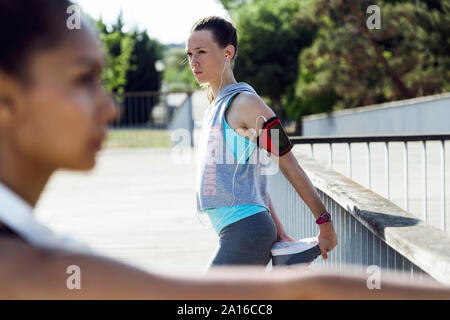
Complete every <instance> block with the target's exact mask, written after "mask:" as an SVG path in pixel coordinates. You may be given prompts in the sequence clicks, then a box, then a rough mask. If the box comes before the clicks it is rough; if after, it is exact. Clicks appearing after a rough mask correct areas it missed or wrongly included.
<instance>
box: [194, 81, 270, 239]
mask: <svg viewBox="0 0 450 320" xmlns="http://www.w3.org/2000/svg"><path fill="white" fill-rule="evenodd" d="M241 92H250V93H252V94H255V95H256V92H255V91H254V90H253V88H252V87H250V86H249V85H248V84H246V83H242V82H241V83H237V84H231V85H228V86H226V87H224V88H223V89H222V90H221V91H220V93H219V95H218V97H217V99H216V100H215V101H214V102H213V103H212V104H211V105H210V106H209V107H208V109H207V110H206V112H205V115H204V119H203V129H202V133H201V138H200V143H199V146H198V157H197V161H198V162H197V179H196V180H197V190H196V195H197V211H198V212H199V213H207V214H208V216H209V218H210V220H211V223H212V225H213V227H214V228H215V230H216V232H217V233H218V234H219V233H220V230H221V229H222V228H223V227H225V226H226V225H229V224H231V223H233V222H236V221H239V220H240V219H243V218H245V217H248V216H250V215H252V214H255V213H258V212H261V211H264V210H267V211H268V210H269V209H268V199H267V193H266V189H267V179H266V176H265V175H264V174H262V170H263V167H264V166H265V165H266V164H267V162H268V161H270V159H268V158H267V157H266V155H265V154H264V151H262V150H260V149H259V148H258V147H257V146H256V144H255V143H253V142H252V141H250V140H249V139H247V138H244V137H242V136H240V135H238V134H237V133H236V132H234V130H233V129H232V128H231V127H230V126H229V125H228V123H227V122H226V119H225V110H226V109H227V107H228V106H229V105H230V104H231V102H232V100H233V98H235V97H236V95H237V94H239V93H241ZM233 175H234V202H233Z"/></svg>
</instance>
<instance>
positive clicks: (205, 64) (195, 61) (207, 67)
mask: <svg viewBox="0 0 450 320" xmlns="http://www.w3.org/2000/svg"><path fill="white" fill-rule="evenodd" d="M225 51H226V50H225V49H222V48H219V47H218V46H217V44H216V42H215V41H214V39H213V34H212V33H211V31H209V30H201V31H195V32H193V33H192V34H191V35H190V36H189V39H188V41H187V43H186V53H187V55H188V57H189V63H190V66H191V70H192V72H193V73H194V76H195V77H196V78H197V81H198V83H200V84H203V83H210V82H213V81H217V79H218V78H219V77H220V75H221V72H222V71H223V68H224V65H225Z"/></svg>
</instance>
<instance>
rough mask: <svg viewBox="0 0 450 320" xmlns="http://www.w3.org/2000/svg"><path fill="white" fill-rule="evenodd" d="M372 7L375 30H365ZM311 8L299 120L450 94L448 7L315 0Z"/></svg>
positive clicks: (302, 64) (299, 94)
mask: <svg viewBox="0 0 450 320" xmlns="http://www.w3.org/2000/svg"><path fill="white" fill-rule="evenodd" d="M372 4H377V5H378V6H379V7H380V9H381V29H379V30H377V29H374V30H370V29H368V28H367V26H366V19H367V18H368V16H369V15H368V14H366V9H367V7H368V6H369V5H372ZM313 8H314V14H313V15H312V16H311V17H315V23H318V24H319V28H320V30H319V32H318V33H317V36H316V38H315V40H314V43H313V44H312V45H311V47H309V48H307V49H305V50H304V51H303V52H302V53H301V56H300V70H299V75H298V80H297V86H296V90H295V92H294V93H293V94H292V95H293V96H294V97H298V100H297V105H296V106H295V107H293V108H292V111H293V112H295V113H296V115H297V116H298V115H300V114H303V115H304V114H309V113H315V112H323V111H330V110H332V109H340V108H351V107H356V106H362V105H368V104H374V103H381V102H385V101H391V100H398V99H406V98H411V97H416V96H421V95H430V94H435V93H440V92H443V91H447V90H449V89H450V73H449V70H450V59H449V56H448V52H449V51H450V48H449V41H448V34H449V27H450V15H449V13H450V12H449V11H450V10H449V9H450V4H448V2H444V1H442V2H441V1H365V0H364V1H355V0H348V1H347V0H346V1H344V0H333V1H326V0H316V1H314V5H313ZM313 19H314V18H313ZM294 100H295V98H294Z"/></svg>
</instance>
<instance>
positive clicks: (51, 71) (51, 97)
mask: <svg viewBox="0 0 450 320" xmlns="http://www.w3.org/2000/svg"><path fill="white" fill-rule="evenodd" d="M30 59H31V60H30V64H29V66H30V67H29V76H30V79H31V84H30V85H29V86H28V87H25V86H19V87H20V89H19V90H17V91H15V94H14V95H13V97H14V100H13V101H14V105H13V107H14V108H13V109H14V112H12V113H11V115H10V117H9V120H8V121H9V125H8V126H7V128H8V129H7V131H6V132H7V135H8V137H9V138H10V139H9V141H11V144H12V146H13V148H14V149H15V152H16V153H17V154H19V156H21V157H26V159H29V160H31V159H32V160H31V161H32V162H33V164H35V165H37V166H46V167H48V168H50V169H59V168H65V169H78V170H87V169H91V168H92V167H93V166H94V165H95V155H96V153H97V152H98V151H99V150H100V148H101V145H102V142H103V140H104V137H105V132H106V128H107V124H108V122H110V121H111V120H113V119H114V118H115V117H116V109H115V106H114V104H113V102H112V100H111V99H110V98H109V96H108V95H107V94H106V93H105V91H104V89H103V87H102V86H101V84H100V82H99V80H100V72H101V69H102V66H103V54H102V52H101V50H100V48H99V44H98V42H97V40H96V38H95V37H94V36H93V35H92V33H91V32H90V31H88V29H86V30H85V31H77V32H73V33H71V32H67V36H66V38H65V39H64V40H63V41H62V42H61V43H60V44H59V45H57V46H56V47H54V48H51V49H48V50H46V51H42V52H36V53H35V54H33V55H32V56H31V58H30ZM3 129H4V128H2V130H3Z"/></svg>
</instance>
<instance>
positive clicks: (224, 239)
mask: <svg viewBox="0 0 450 320" xmlns="http://www.w3.org/2000/svg"><path fill="white" fill-rule="evenodd" d="M219 237H220V241H219V246H218V248H217V249H216V253H215V256H214V258H213V260H212V263H211V266H210V267H215V266H223V265H264V266H265V265H267V264H268V263H269V261H270V259H271V254H270V249H271V247H272V245H273V243H274V242H275V241H276V240H277V228H276V226H275V223H274V222H273V220H272V217H271V215H270V213H269V212H267V211H262V212H259V213H256V214H254V215H251V216H249V217H247V218H244V219H241V220H239V221H236V222H234V223H232V224H229V225H228V226H226V227H224V228H223V229H222V230H221V231H220V234H219Z"/></svg>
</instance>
